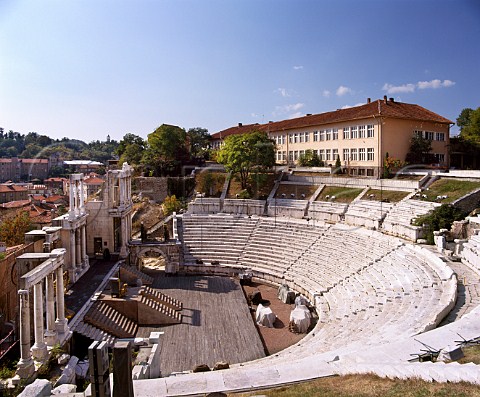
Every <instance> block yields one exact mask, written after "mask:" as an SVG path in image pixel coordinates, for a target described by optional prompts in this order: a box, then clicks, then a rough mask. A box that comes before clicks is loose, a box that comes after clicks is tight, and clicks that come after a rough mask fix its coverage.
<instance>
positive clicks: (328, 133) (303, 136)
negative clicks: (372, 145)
mask: <svg viewBox="0 0 480 397" xmlns="http://www.w3.org/2000/svg"><path fill="white" fill-rule="evenodd" d="M312 134H313V142H323V141H335V140H337V139H339V138H338V128H327V129H324V130H316V131H313V133H312ZM374 136H375V127H374V125H373V124H367V125H355V126H350V127H344V128H343V139H362V138H373V137H374ZM273 140H274V141H275V143H276V144H277V145H285V144H286V143H287V134H281V135H274V136H273ZM306 142H310V132H292V133H289V134H288V143H306Z"/></svg>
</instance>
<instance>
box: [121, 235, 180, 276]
mask: <svg viewBox="0 0 480 397" xmlns="http://www.w3.org/2000/svg"><path fill="white" fill-rule="evenodd" d="M128 248H129V250H130V254H129V257H128V258H129V263H130V265H132V266H135V267H136V268H138V269H141V268H142V264H143V263H145V262H147V263H148V262H150V263H151V262H157V264H158V266H161V267H162V270H164V271H165V273H166V274H174V273H176V272H177V271H178V267H179V260H180V250H181V245H180V244H179V243H176V242H156V241H148V242H142V241H141V240H131V241H130V242H129V243H128Z"/></svg>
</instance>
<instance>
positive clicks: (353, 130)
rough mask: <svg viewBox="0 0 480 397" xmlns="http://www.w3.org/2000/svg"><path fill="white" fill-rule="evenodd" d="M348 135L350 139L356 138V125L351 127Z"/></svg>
mask: <svg viewBox="0 0 480 397" xmlns="http://www.w3.org/2000/svg"><path fill="white" fill-rule="evenodd" d="M350 136H351V137H352V139H357V138H358V126H354V127H351V133H350Z"/></svg>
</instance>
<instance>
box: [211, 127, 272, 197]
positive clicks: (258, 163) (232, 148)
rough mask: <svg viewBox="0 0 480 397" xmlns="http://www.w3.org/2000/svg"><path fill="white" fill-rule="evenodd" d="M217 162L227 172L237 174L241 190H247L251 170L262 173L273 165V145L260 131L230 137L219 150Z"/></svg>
mask: <svg viewBox="0 0 480 397" xmlns="http://www.w3.org/2000/svg"><path fill="white" fill-rule="evenodd" d="M217 161H218V162H219V163H221V164H223V165H224V166H225V168H226V169H227V171H229V172H232V173H233V174H239V176H240V184H241V187H242V189H247V188H248V183H249V177H250V174H251V172H252V171H253V170H258V171H263V170H266V169H268V168H270V167H273V166H274V165H275V143H274V141H273V140H271V139H270V138H268V136H267V134H266V133H264V132H260V131H253V132H250V133H247V134H241V135H230V136H229V137H227V138H226V139H225V144H224V145H223V146H222V148H221V149H220V150H219V152H218V155H217Z"/></svg>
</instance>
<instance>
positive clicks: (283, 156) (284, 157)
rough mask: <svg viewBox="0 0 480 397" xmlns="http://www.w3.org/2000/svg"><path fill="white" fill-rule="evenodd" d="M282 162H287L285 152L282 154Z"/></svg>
mask: <svg viewBox="0 0 480 397" xmlns="http://www.w3.org/2000/svg"><path fill="white" fill-rule="evenodd" d="M282 161H287V152H286V151H285V150H284V151H283V152H282Z"/></svg>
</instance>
